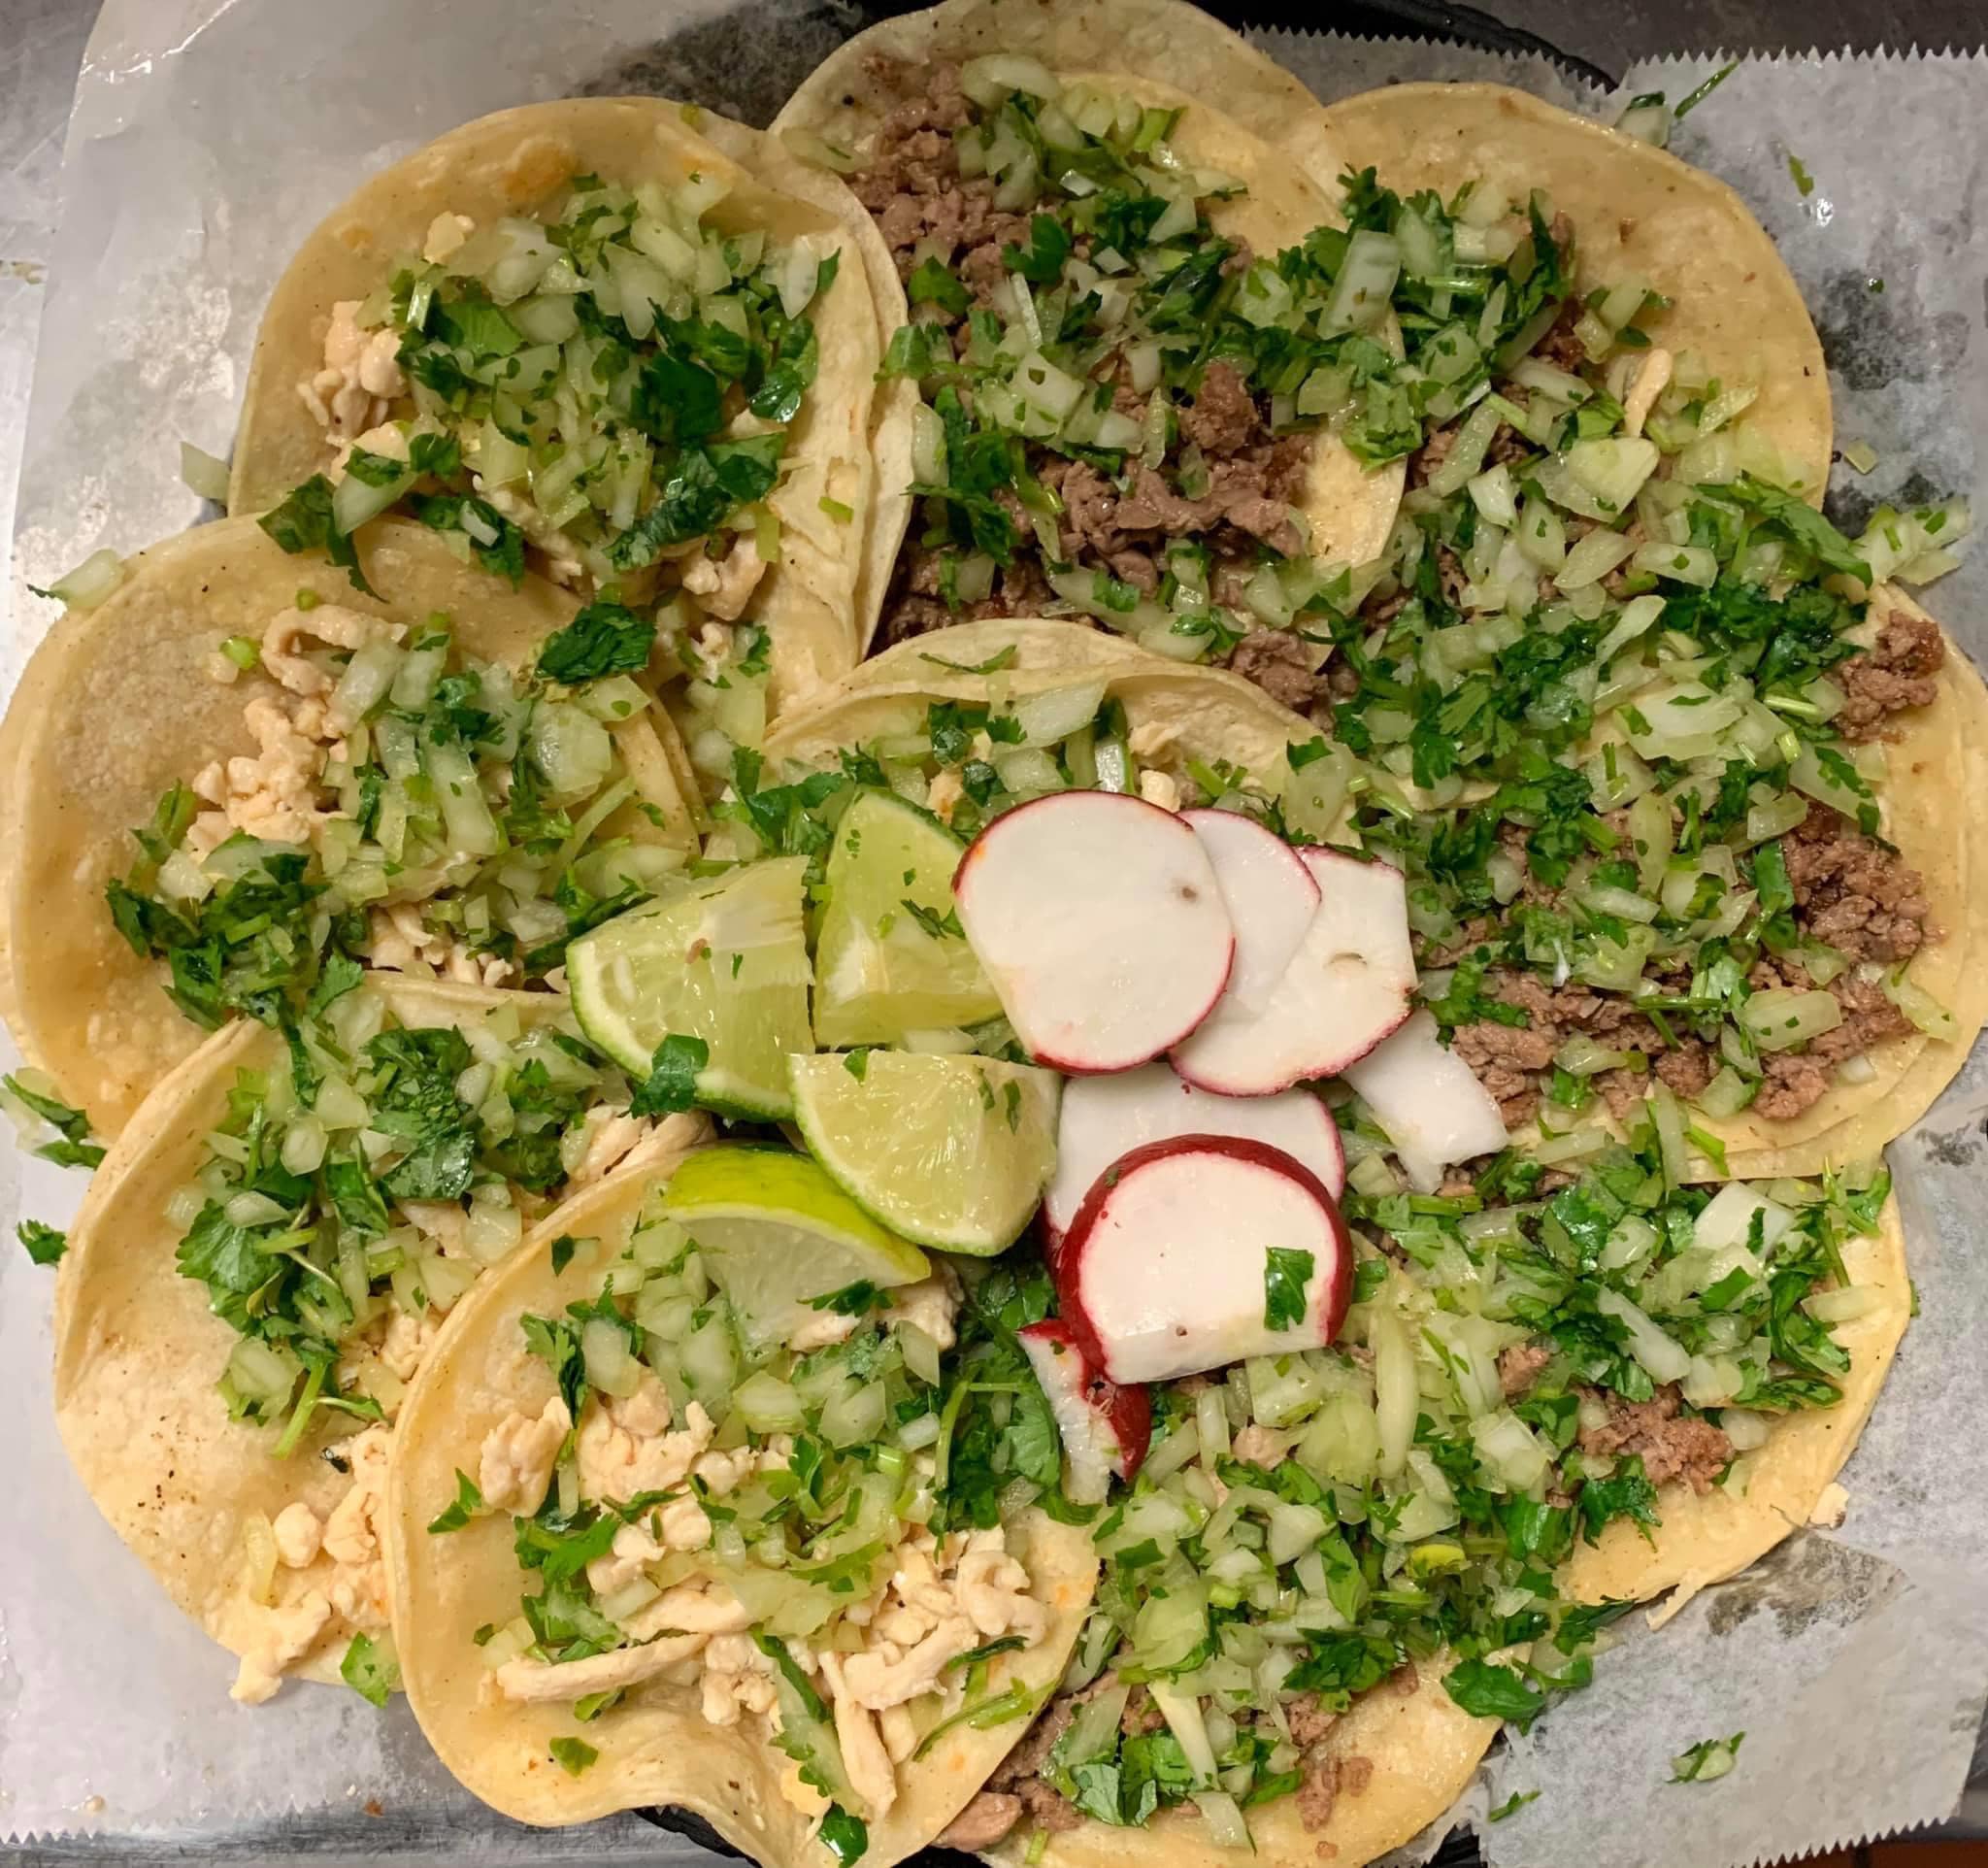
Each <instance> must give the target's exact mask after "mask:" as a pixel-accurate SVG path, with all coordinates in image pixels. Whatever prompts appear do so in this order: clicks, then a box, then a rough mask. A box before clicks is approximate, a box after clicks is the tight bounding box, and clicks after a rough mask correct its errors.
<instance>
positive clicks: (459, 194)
mask: <svg viewBox="0 0 1988 1868" xmlns="http://www.w3.org/2000/svg"><path fill="white" fill-rule="evenodd" d="M700 122H710V123H711V124H712V127H713V129H714V130H715V129H718V128H719V127H720V125H719V123H718V121H717V119H708V118H706V117H704V116H703V114H702V113H698V112H694V111H691V110H689V109H688V108H687V107H684V106H680V105H675V104H671V103H668V102H664V101H661V100H655V99H646V98H592V99H574V100H569V101H566V102H562V103H554V104H536V105H528V106H525V107H522V108H520V109H516V110H511V111H504V112H500V113H499V114H497V115H496V116H494V117H482V118H480V119H479V120H478V121H476V122H474V123H469V124H465V125H464V126H463V127H462V128H460V129H457V130H453V131H450V132H449V133H448V134H447V136H444V137H441V138H439V139H438V140H437V141H435V142H434V143H431V144H429V145H427V146H425V147H424V148H422V149H420V150H416V151H415V152H414V154H413V155H411V156H408V157H406V158H404V159H403V160H401V161H400V162H397V163H395V164H394V165H393V166H392V167H390V168H388V169H386V170H385V171H383V172H382V173H381V174H380V175H378V176H375V177H374V178H372V179H371V180H370V181H368V182H367V183H364V185H363V186H361V187H360V188H359V189H358V191H357V192H356V193H355V194H353V195H352V196H351V198H350V199H349V200H348V201H347V202H346V203H345V204H344V205H343V206H341V207H340V208H338V209H337V210H336V211H335V212H334V213H333V214H332V215H330V216H329V217H327V218H326V219H325V220H324V221H323V222H322V223H321V224H320V225H319V226H318V227H317V228H316V229H315V231H314V232H313V233H312V234H311V236H310V238H309V239H308V240H307V241H306V242H305V243H304V246H303V247H302V249H301V250H299V252H298V254H297V256H296V258H295V259H293V260H292V261H291V263H290V266H289V268H288V270H287V271H286V272H285V273H284V275H283V277H282V280H281V281H279V283H278V284H277V288H276V292H275V294H274V296H273V298H272V299H271V302H270V306H269V310H268V312H267V313H266V314H265V317H264V320H263V324H262V329H261V333H260V335H259V337H258V339H257V343H256V350H255V356H254V360H253V363H252V364H251V367H250V375H249V383H248V396H247V402H246V406H245V410H244V415H243V421H242V431H241V436H240V439H239V441H238V444H237V447H236V450H235V458H234V465H233V473H232V478H231V482H230V486H229V498H228V504H229V510H230V511H231V512H233V513H235V514H238V515H242V514H248V515H255V514H261V515H264V516H265V517H264V522H265V524H266V525H267V526H268V527H269V529H270V530H271V532H272V535H273V536H275V537H277V538H279V539H281V540H282V542H283V543H284V545H285V546H286V547H287V548H288V549H291V550H304V549H309V548H314V547H324V546H329V547H330V548H331V549H332V550H333V552H334V555H341V556H342V555H344V552H343V543H344V540H345V539H346V537H347V536H348V534H349V533H350V532H351V531H352V529H353V528H354V526H356V525H357V524H359V523H361V522H363V521H364V520H365V519H366V518H368V517H373V516H375V515H377V514H380V513H382V512H387V511H400V512H405V513H408V514H411V515H412V516H414V517H417V518H419V519H421V520H423V521H424V522H425V523H428V524H430V525H433V526H436V527H438V528H440V529H442V530H444V531H446V532H447V533H448V534H450V535H451V536H453V537H455V538H456V542H457V544H458V546H459V547H460V549H462V550H464V551H465V552H466V553H471V554H474V555H475V556H476V557H477V559H478V560H479V561H480V563H482V564H483V565H484V566H485V568H487V569H489V570H491V571H493V572H498V573H502V574H506V575H509V576H511V577H512V578H513V579H515V577H516V576H517V575H518V574H519V572H520V571H521V569H522V567H523V565H524V564H525V563H526V562H527V561H529V562H530V563H531V564H532V565H533V566H534V567H535V568H537V569H539V570H541V571H543V572H544V573H546V574H547V575H549V576H551V577H553V578H555V579H556V580H558V581H559V582H561V583H566V584H586V585H588V586H592V587H601V586H613V589H614V590H615V592H616V593H617V594H618V595H619V596H621V597H622V598H623V599H624V600H631V601H639V602H646V601H647V600H648V599H649V598H650V597H652V596H655V597H661V598H663V599H665V600H666V601H667V602H668V603H669V604H670V605H671V607H672V613H673V615H675V616H676V617H678V618H679V620H680V622H681V624H682V626H683V628H684V629H685V631H686V632H687V634H688V635H690V636H692V637H695V636H697V635H698V634H699V633H700V632H701V631H702V630H703V629H705V628H707V627H710V626H712V625H715V626H716V627H717V630H718V633H720V634H722V633H724V625H726V624H729V623H732V622H734V621H736V620H738V619H739V618H741V617H750V618H751V619H753V620H754V621H756V622H757V623H758V624H760V625H761V626H763V627H764V628H765V629H766V630H767V632H768V634H769V636H770V637H771V641H772V655H773V684H774V691H775V695H776V698H777V699H778V700H779V701H780V702H782V703H784V702H786V701H789V700H792V699H795V698H798V697H800V696H802V695H805V694H806V693H807V692H808V691H809V690H810V689H811V688H812V687H813V686H816V685H819V684H823V683H825V682H829V681H832V680H834V679H835V677H836V676H837V675H838V674H840V673H841V672H842V671H843V670H844V669H845V668H846V667H847V666H848V665H849V663H850V662H851V661H852V660H853V659H854V658H855V656H856V654H857V652H858V648H859V644H858V640H857V638H858V636H859V634H860V618H859V617H858V616H857V605H858V597H859V591H858V585H859V583H860V582H861V576H862V567H863V564H864V559H865V552H866V550H867V549H868V548H867V545H866V540H867V536H868V533H869V531H870V529H871V527H872V526H873V525H874V524H876V523H877V522H878V507H877V503H876V499H875V488H874V484H873V472H872V466H871V451H870V440H871V415H872V388H871V385H872V382H873V379H874V377H875V375H876V370H877V363H878V355H879V343H880V341H881V340H880V334H881V333H882V332H883V331H884V329H885V327H886V326H887V325H889V324H890V323H892V322H894V321H896V319H897V318H898V317H901V316H902V297H901V294H899V292H898V290H897V287H896V284H895V282H894V280H892V279H891V278H890V276H889V274H888V271H887V269H884V268H879V267H875V266H873V265H871V264H869V263H863V262H864V260H865V255H864V254H863V253H862V252H861V250H860V248H861V243H862V242H863V241H866V240H868V239H869V238H870V237H871V236H870V235H869V234H868V233H867V231H861V232H857V231H853V230H858V229H860V228H861V212H860V210H859V209H857V207H856V205H855V203H854V202H853V200H852V199H851V198H850V197H849V196H848V195H847V194H846V192H845V191H844V190H842V189H841V188H840V186H839V184H837V183H834V182H833V181H832V180H831V179H829V178H827V177H823V176H818V175H817V176H815V177H812V178H811V179H810V180H809V182H808V183H807V193H806V197H805V198H804V197H803V196H802V195H801V194H796V193H790V192H787V191H785V190H784V189H782V188H781V187H780V185H779V173H780V172H781V171H783V170H791V169H792V168H794V167H796V166H797V165H794V164H792V163H791V162H790V161H789V160H787V159H786V158H784V157H782V156H780V155H779V154H778V152H776V151H774V150H770V149H768V147H767V146H766V145H764V144H763V143H762V142H761V141H760V140H759V139H758V138H756V137H754V136H753V134H752V133H751V132H750V131H746V130H744V129H742V128H740V127H739V126H736V125H722V130H723V136H724V140H725V143H726V148H725V149H723V150H721V149H720V148H719V147H718V146H717V144H716V143H714V142H712V141H711V140H708V139H706V138H705V137H703V136H701V135H699V134H698V133H697V129H696V127H695V126H696V125H697V124H698V123H700ZM852 248H853V249H854V250H852ZM845 260H846V261H848V263H846V264H845V263H843V262H844V261H845ZM878 289H880V290H882V291H883V292H884V294H885V296H884V298H883V299H882V300H880V301H879V299H878V297H877V296H876V292H877V291H878ZM900 419H901V417H900Z"/></svg>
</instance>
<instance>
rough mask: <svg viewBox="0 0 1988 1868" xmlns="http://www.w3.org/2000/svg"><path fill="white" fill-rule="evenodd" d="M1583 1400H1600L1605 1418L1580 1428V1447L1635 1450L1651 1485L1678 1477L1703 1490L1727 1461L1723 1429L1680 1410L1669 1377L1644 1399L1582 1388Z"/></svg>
mask: <svg viewBox="0 0 1988 1868" xmlns="http://www.w3.org/2000/svg"><path fill="white" fill-rule="evenodd" d="M1581 1396H1582V1398H1583V1399H1584V1400H1587V1401H1596V1402H1600V1403H1601V1405H1602V1406H1603V1407H1604V1408H1605V1409H1606V1410H1607V1417H1608V1418H1607V1419H1606V1420H1605V1421H1604V1422H1603V1423H1602V1424H1601V1425H1600V1426H1598V1427H1583V1428H1582V1429H1581V1430H1580V1450H1581V1451H1582V1452H1593V1453H1607V1454H1608V1455H1609V1456H1610V1457H1617V1456H1620V1457H1627V1456H1628V1455H1630V1454H1632V1453H1633V1454H1635V1455H1636V1456H1637V1457H1638V1458H1640V1460H1641V1461H1642V1470H1643V1475H1644V1477H1645V1478H1647V1479H1648V1480H1649V1482H1650V1484H1653V1485H1664V1484H1670V1482H1671V1481H1672V1480H1673V1479H1681V1480H1683V1481H1684V1482H1685V1483H1686V1484H1688V1485H1690V1487H1691V1489H1692V1490H1693V1491H1695V1492H1699V1493H1704V1492H1707V1491H1709V1490H1710V1489H1711V1487H1712V1482H1713V1481H1714V1480H1716V1479H1717V1478H1718V1476H1719V1475H1720V1474H1721V1473H1722V1472H1724V1471H1725V1470H1726V1468H1727V1467H1728V1466H1730V1465H1731V1464H1732V1463H1733V1443H1732V1442H1731V1441H1730V1440H1728V1439H1727V1438H1726V1433H1725V1429H1724V1428H1722V1427H1715V1426H1713V1425H1712V1423H1711V1422H1710V1421H1709V1420H1704V1419H1701V1418H1699V1417H1698V1416H1697V1415H1695V1414H1686V1413H1685V1412H1684V1411H1683V1406H1684V1404H1683V1399H1682V1397H1681V1396H1680V1395H1679V1394H1678V1392H1677V1384H1675V1383H1674V1382H1672V1383H1667V1384H1665V1385H1664V1386H1663V1387H1661V1388H1659V1389H1658V1390H1657V1391H1656V1393H1655V1394H1653V1395H1652V1396H1651V1397H1650V1398H1649V1399H1648V1400H1647V1401H1625V1400H1624V1399H1623V1398H1622V1397H1621V1396H1620V1395H1619V1394H1613V1393H1609V1392H1608V1391H1607V1390H1605V1389H1602V1388H1583V1389H1582V1390H1581Z"/></svg>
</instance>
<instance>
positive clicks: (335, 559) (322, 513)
mask: <svg viewBox="0 0 1988 1868" xmlns="http://www.w3.org/2000/svg"><path fill="white" fill-rule="evenodd" d="M255 522H256V523H257V524H258V525H260V526H261V527H262V529H263V530H264V531H265V532H267V533H268V534H269V536H270V537H271V538H273V539H274V540H276V542H277V543H278V544H279V545H280V546H282V549H283V550H285V551H287V552H289V553H290V554H291V555H292V556H295V555H296V554H297V553H298V552H299V551H322V552H323V553H324V554H325V556H326V557H328V558H330V560H331V561H332V563H334V564H336V565H339V566H341V567H342V568H343V569H344V571H345V574H346V576H347V577H348V579H350V580H351V584H352V587H353V588H354V589H355V590H363V591H365V593H366V594H367V595H368V596H369V597H370V596H377V595H378V594H379V592H378V591H376V590H375V589H374V588H373V586H372V585H371V584H368V583H367V582H366V574H365V572H364V571H362V570H361V569H360V568H359V551H358V548H357V547H356V546H355V545H354V544H353V543H352V541H351V540H350V539H349V538H348V536H347V535H346V534H345V533H343V532H341V531H340V530H339V529H338V523H337V521H336V520H335V519H334V518H333V517H332V516H331V482H330V481H328V480H326V479H325V477H324V476H323V475H322V474H313V475H312V476H311V478H310V479H309V480H307V481H306V482H305V483H304V484H302V485H301V486H296V487H292V488H291V490H290V492H289V495H288V496H287V497H286V498H285V499H284V500H283V501H282V504H281V505H278V506H275V507H272V508H271V509H270V511H268V512H266V513H264V514H263V516H262V517H260V518H259V519H257V520H256V521H255Z"/></svg>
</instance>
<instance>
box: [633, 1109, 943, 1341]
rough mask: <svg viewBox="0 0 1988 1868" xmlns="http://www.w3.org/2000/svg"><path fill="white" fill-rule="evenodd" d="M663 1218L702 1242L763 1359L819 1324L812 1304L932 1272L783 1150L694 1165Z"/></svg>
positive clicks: (703, 1152) (678, 1180)
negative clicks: (772, 1347)
mask: <svg viewBox="0 0 1988 1868" xmlns="http://www.w3.org/2000/svg"><path fill="white" fill-rule="evenodd" d="M663 1211H664V1212H665V1213H667V1214H668V1215H669V1216H670V1218H673V1219H674V1220H676V1221H677V1223H678V1224H679V1225H680V1226H681V1227H682V1228H683V1229H684V1230H685V1231H686V1232H688V1233H689V1235H690V1236H691V1238H692V1239H694V1240H695V1241H696V1242H697V1249H698V1251H700V1252H701V1253H702V1254H703V1256H704V1262H705V1265H706V1268H707V1269H708V1270H709V1271H710V1272H711V1275H712V1278H713V1279H714V1280H715V1281H716V1283H717V1284H718V1287H719V1288H720V1289H721V1290H723V1292H724V1293H725V1295H726V1296H727V1297H728V1298H730V1299H731V1301H732V1308H733V1310H734V1311H736V1312H737V1313H738V1317H739V1322H740V1327H741V1328H742V1329H744V1330H745V1332H746V1336H747V1337H748V1338H749V1339H750V1341H751V1344H752V1347H754V1348H755V1349H763V1348H765V1347H766V1346H767V1345H768V1344H772V1343H781V1342H785V1341H786V1340H787V1339H788V1338H789V1337H791V1336H792V1335H793V1334H794V1333H795V1331H797V1330H798V1329H799V1328H800V1327H801V1325H802V1324H803V1323H806V1322H808V1321H810V1320H812V1319H815V1318H818V1317H819V1314H820V1313H819V1312H817V1311H816V1310H815V1309H814V1308H813V1306H812V1304H810V1302H809V1301H808V1300H809V1299H810V1298H812V1297H825V1296H827V1295H829V1294H830V1293H831V1292H833V1291H839V1290H846V1289H847V1288H848V1287H849V1285H851V1284H863V1283H869V1284H876V1285H878V1287H879V1288H882V1289H889V1288H891V1287H892V1286H894V1285H897V1284H916V1283H917V1281H918V1280H919V1279H921V1278H927V1277H930V1276H931V1272H932V1263H931V1260H930V1259H928V1258H927V1257H926V1256H925V1254H924V1253H923V1252H922V1251H919V1250H918V1249H917V1247H916V1246H911V1245H907V1244H906V1243H905V1242H904V1240H902V1239H899V1238H896V1237H894V1236H893V1235H892V1234H890V1233H888V1232H886V1231H884V1229H883V1228H882V1227H881V1226H879V1225H878V1223H877V1222H876V1220H874V1219H873V1218H871V1217H870V1216H869V1215H868V1214H867V1213H865V1212H864V1211H863V1210H862V1208H861V1207H859V1206H857V1205H856V1203H855V1202H854V1201H853V1200H851V1199H850V1198H849V1197H848V1195H847V1194H845V1192H844V1191H843V1190H842V1188H841V1187H839V1186H837V1185H836V1184H835V1183H834V1182H833V1181H831V1180H830V1179H829V1178H828V1176H827V1175H826V1174H824V1173H823V1172H822V1171H821V1169H820V1168H819V1167H817V1166H816V1165H815V1164H814V1163H813V1162H812V1161H811V1160H810V1159H809V1158H808V1157H807V1156H806V1155H805V1154H789V1153H787V1152H786V1151H784V1150H782V1149H770V1148H726V1147H720V1148H707V1149H700V1150H699V1151H697V1152H696V1153H694V1154H689V1155H686V1156H685V1157H684V1159H683V1161H682V1163H681V1164H680V1165H679V1167H678V1169H677V1172H676V1173H675V1174H674V1175H672V1176H671V1177H670V1184H669V1186H668V1187H667V1188H666V1189H665V1190H664V1194H663Z"/></svg>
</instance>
